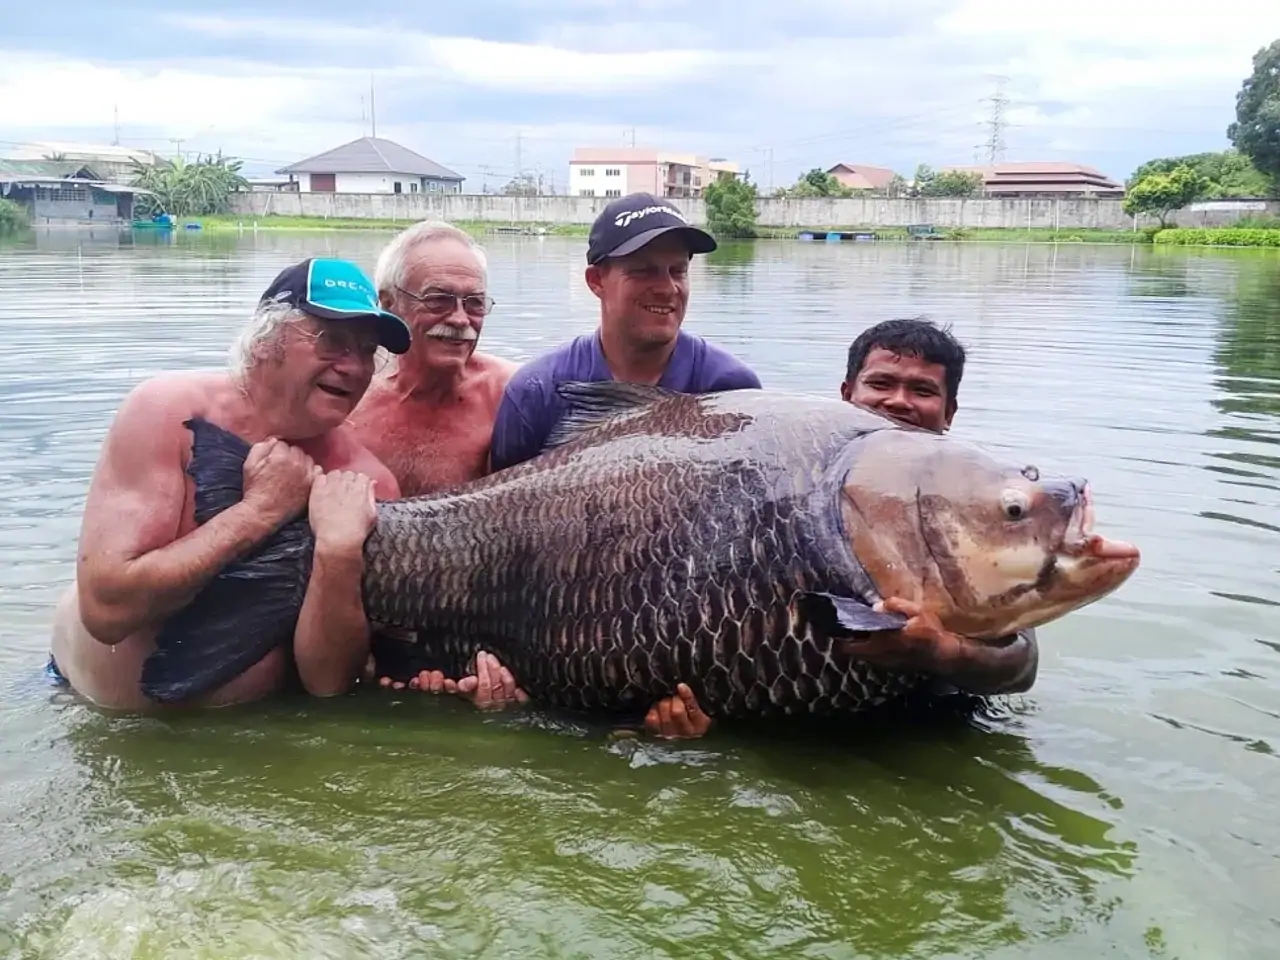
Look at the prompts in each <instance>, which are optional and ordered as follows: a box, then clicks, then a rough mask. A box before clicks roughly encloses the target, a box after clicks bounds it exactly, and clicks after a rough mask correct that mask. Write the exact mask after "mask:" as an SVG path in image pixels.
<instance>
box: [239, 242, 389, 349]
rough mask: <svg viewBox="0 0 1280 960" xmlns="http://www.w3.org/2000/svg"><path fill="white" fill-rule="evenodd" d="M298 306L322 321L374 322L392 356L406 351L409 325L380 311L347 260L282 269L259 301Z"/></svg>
mask: <svg viewBox="0 0 1280 960" xmlns="http://www.w3.org/2000/svg"><path fill="white" fill-rule="evenodd" d="M268 300H274V301H276V302H278V303H287V304H289V305H290V306H293V307H297V308H298V309H299V310H301V311H302V312H304V313H309V314H311V316H313V317H319V318H320V319H321V320H377V321H378V342H379V343H380V344H382V346H384V347H386V348H387V349H388V350H390V351H391V352H392V353H404V352H405V351H407V350H408V349H409V344H410V342H411V340H412V336H411V334H410V333H409V325H408V324H407V323H405V322H404V321H403V320H401V319H400V318H399V317H397V316H396V315H395V314H394V313H390V312H388V311H386V310H383V309H382V305H381V304H380V303H379V302H378V296H377V294H376V293H374V291H373V283H372V281H370V280H369V278H368V277H367V276H365V272H364V271H363V270H361V269H360V268H359V267H358V266H356V265H355V264H354V263H352V262H351V261H350V260H338V259H335V258H332V257H308V258H307V259H306V260H303V261H302V262H301V263H295V264H293V265H292V266H289V267H285V268H284V269H283V270H281V271H280V273H279V274H278V275H277V276H276V278H275V279H274V280H273V281H271V286H269V287H267V289H266V292H264V293H263V294H262V297H261V298H260V299H259V302H260V303H265V302H266V301H268Z"/></svg>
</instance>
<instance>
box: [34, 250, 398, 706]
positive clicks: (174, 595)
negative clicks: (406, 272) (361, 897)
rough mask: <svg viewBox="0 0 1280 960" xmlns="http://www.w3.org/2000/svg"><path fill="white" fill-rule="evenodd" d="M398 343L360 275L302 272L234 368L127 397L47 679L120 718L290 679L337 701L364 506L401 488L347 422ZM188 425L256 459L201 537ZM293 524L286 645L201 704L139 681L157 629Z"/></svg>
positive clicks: (97, 476) (222, 681)
mask: <svg viewBox="0 0 1280 960" xmlns="http://www.w3.org/2000/svg"><path fill="white" fill-rule="evenodd" d="M410 343H411V336H410V331H409V328H408V326H407V325H406V324H405V322H404V321H403V320H401V319H400V318H399V317H398V316H396V315H395V314H394V313H391V312H389V311H387V310H384V309H382V308H381V307H380V306H379V304H378V300H377V297H376V295H375V293H374V289H373V284H372V283H371V282H370V281H369V279H368V277H366V276H365V274H364V273H363V272H362V271H361V270H360V268H359V267H357V266H356V265H355V264H353V263H349V262H347V261H345V260H333V259H309V260H305V261H303V262H302V263H298V264H294V265H293V266H290V267H288V268H286V269H285V270H283V271H282V272H281V273H280V275H279V276H277V277H276V279H275V281H274V282H273V283H272V284H271V286H270V287H269V288H268V289H267V291H266V292H265V293H264V294H263V295H262V298H261V300H260V301H259V304H258V307H257V310H256V311H255V313H254V315H253V318H252V319H251V321H250V322H249V324H248V325H247V327H246V328H245V330H244V331H243V333H242V334H241V335H240V337H239V338H238V339H237V340H236V342H235V345H234V346H233V348H232V369H231V370H230V371H199V372H183V373H166V374H161V375H159V376H156V377H152V378H151V379H148V380H146V381H145V382H143V383H141V384H139V385H138V386H137V387H135V388H134V389H133V390H132V391H131V392H130V393H129V395H128V396H127V397H126V398H125V399H124V402H123V403H122V404H121V406H120V409H119V410H118V412H117V413H116V417H115V420H114V422H113V423H112V424H111V427H110V428H109V430H108V432H107V436H106V439H105V441H104V443H103V448H102V454H101V457H100V459H99V462H98V464H97V467H96V469H95V471H94V474H93V478H92V480H91V482H90V485H89V492H88V497H87V500H86V503H85V508H84V517H83V520H82V526H81V531H80V544H79V551H78V555H77V566H76V580H75V583H74V585H73V586H72V587H71V588H70V589H69V590H68V591H67V593H66V594H65V595H64V596H63V598H62V599H61V601H60V602H59V604H58V608H57V611H56V614H55V620H54V627H53V637H52V650H51V656H50V660H49V666H48V671H49V673H50V674H51V675H52V676H53V677H54V678H55V679H56V680H58V681H60V682H63V683H67V684H69V685H70V686H71V687H72V688H74V689H75V690H76V691H77V692H79V693H80V694H81V695H83V696H84V697H86V698H88V699H89V700H92V701H94V702H96V703H98V704H99V705H102V706H105V707H109V708H114V709H121V710H147V709H150V708H155V707H159V706H163V705H169V704H181V705H185V706H217V705H225V704H231V703H237V702H243V701H248V700H255V699H259V698H261V697H264V696H267V695H269V694H272V693H274V692H276V691H279V690H282V689H284V688H285V687H286V686H287V685H288V684H289V683H290V681H291V678H292V677H293V675H294V674H295V672H296V676H297V679H298V681H300V683H301V686H302V687H303V688H304V689H305V690H306V691H307V692H308V693H310V694H312V695H316V696H331V695H335V694H339V693H342V692H344V691H346V690H347V689H349V688H350V686H351V685H352V683H353V682H354V681H355V680H356V679H358V677H359V676H360V674H361V672H362V670H363V668H364V666H365V663H366V661H367V659H368V657H369V642H370V641H369V626H368V623H367V621H366V619H365V614H364V608H363V603H362V598H361V593H360V580H361V574H362V567H363V544H364V540H365V537H366V536H367V535H368V533H369V531H370V530H371V529H372V526H373V523H374V519H375V497H376V498H378V499H393V498H395V497H398V496H399V495H400V490H399V487H398V485H397V484H396V480H395V477H394V476H392V474H391V473H390V471H388V470H387V468H386V467H385V466H383V465H382V463H380V462H379V461H378V459H377V458H376V457H375V456H374V455H373V454H371V453H370V452H369V450H368V449H367V448H366V447H365V446H363V445H362V444H361V443H360V442H359V440H358V439H357V437H356V435H355V432H354V431H353V430H352V429H351V428H350V427H349V426H347V425H346V423H345V421H346V419H347V417H348V416H350V414H351V411H352V410H353V409H354V408H355V406H356V404H357V403H359V401H360V399H361V397H363V396H364V393H365V390H366V389H367V388H368V386H369V381H370V379H371V378H372V376H373V372H374V360H375V357H376V355H377V352H378V349H379V347H383V348H385V349H387V350H389V351H391V352H392V353H394V354H403V353H404V352H405V351H406V350H408V349H409V347H410ZM193 418H203V419H204V420H207V421H209V422H211V423H213V424H215V425H217V426H219V427H222V428H223V429H224V430H227V431H230V432H231V433H233V434H235V435H237V436H239V437H240V438H242V439H243V440H245V441H246V442H247V443H250V444H252V448H251V450H250V453H249V456H248V459H247V460H246V461H245V464H244V469H243V497H242V499H241V500H240V501H239V502H237V503H236V504H235V505H233V506H232V507H230V508H229V509H227V510H225V511H224V512H222V513H220V514H218V515H217V516H214V517H213V518H211V519H210V520H208V522H206V523H203V524H197V522H196V520H195V512H194V509H195V503H194V487H193V484H192V481H191V479H190V478H189V477H188V476H187V475H186V468H187V465H188V464H189V462H190V459H191V445H192V434H191V432H190V431H189V429H188V426H187V423H188V422H189V421H190V420H192V419H193ZM303 510H306V511H307V513H308V519H309V523H310V525H311V528H312V530H313V531H314V533H315V552H314V561H313V564H312V571H311V579H310V582H309V583H308V586H307V590H306V594H305V597H304V600H303V605H302V611H301V614H300V616H299V619H298V623H297V628H296V631H295V633H294V636H293V643H292V644H285V645H283V646H281V647H278V648H276V649H274V650H272V651H271V652H270V653H268V654H267V655H266V656H265V657H263V658H262V659H261V660H259V661H258V662H257V663H254V664H252V665H250V666H249V667H248V668H247V669H241V668H240V667H239V666H235V665H226V668H225V669H223V670H222V671H220V675H218V676H211V677H209V678H208V679H207V683H206V684H205V685H204V687H203V688H202V689H200V688H197V689H195V690H194V691H190V690H183V691H182V692H180V693H179V692H176V691H175V690H174V689H172V688H168V687H166V688H161V687H159V686H157V685H153V684H148V683H146V682H144V680H143V677H144V665H145V664H146V663H147V661H148V658H150V657H151V656H152V654H153V653H154V652H155V650H156V644H155V637H156V636H157V634H158V633H159V632H160V630H161V628H162V627H163V626H164V624H165V622H166V621H167V620H168V619H169V618H171V617H172V616H173V615H175V614H177V613H178V612H179V611H181V610H183V609H184V608H185V607H187V606H188V605H189V604H190V603H191V602H192V600H193V599H194V598H195V597H196V596H197V594H199V592H200V591H201V589H202V588H203V587H205V586H206V585H207V584H209V583H210V581H212V580H213V579H214V577H215V576H216V575H217V574H218V572H219V571H220V570H222V569H223V568H224V567H226V566H227V565H228V564H229V563H230V562H232V561H233V560H235V559H237V558H238V557H241V556H243V555H244V554H245V553H247V552H249V551H250V550H252V549H253V548H254V547H255V546H257V545H258V544H261V543H262V542H264V541H265V540H266V539H267V538H268V537H269V536H270V535H271V534H272V533H273V532H274V531H275V530H276V529H278V528H279V527H280V526H282V525H283V524H285V523H287V522H289V521H290V520H292V519H294V518H296V517H298V516H299V515H300V514H301V513H302V511H303ZM215 672H217V671H215ZM193 685H194V684H193Z"/></svg>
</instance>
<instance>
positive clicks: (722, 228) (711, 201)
mask: <svg viewBox="0 0 1280 960" xmlns="http://www.w3.org/2000/svg"><path fill="white" fill-rule="evenodd" d="M702 196H703V199H704V200H706V204H707V229H709V230H710V231H711V232H712V233H713V234H715V235H716V236H717V237H724V238H726V239H734V240H747V239H750V238H752V237H754V236H756V232H757V231H756V188H755V185H754V184H752V183H750V182H748V181H747V180H746V179H745V178H744V179H742V180H739V179H738V178H737V177H727V178H725V179H723V180H713V181H712V182H711V183H709V184H707V186H706V187H705V188H704V189H703V191H702Z"/></svg>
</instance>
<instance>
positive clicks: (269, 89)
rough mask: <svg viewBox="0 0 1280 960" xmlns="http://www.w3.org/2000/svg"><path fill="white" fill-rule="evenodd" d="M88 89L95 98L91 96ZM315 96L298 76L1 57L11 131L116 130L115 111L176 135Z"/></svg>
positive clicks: (0, 87) (247, 122)
mask: <svg viewBox="0 0 1280 960" xmlns="http://www.w3.org/2000/svg"><path fill="white" fill-rule="evenodd" d="M86 90H89V91H92V92H93V95H92V96H88V97H86V96H84V91H86ZM309 93H310V78H308V77H307V76H306V75H305V74H302V73H296V72H290V73H284V72H280V73H275V74H270V73H261V72H257V71H254V72H253V73H243V72H238V71H233V70H230V69H227V68H226V66H225V65H224V66H223V67H222V69H221V70H218V69H217V68H216V67H214V68H211V69H206V70H196V69H185V68H180V67H174V66H167V65H158V66H154V67H152V66H145V65H106V64H97V63H91V62H87V61H84V60H72V59H66V58H60V57H48V56H42V55H39V54H29V53H21V52H14V51H3V52H0V103H3V104H4V110H3V113H2V115H0V121H2V122H3V123H4V124H5V126H6V127H17V128H23V129H34V130H40V129H50V128H59V127H86V126H103V125H109V124H110V123H111V122H112V108H113V106H114V107H116V108H118V109H119V111H120V115H121V116H122V117H128V118H129V120H130V122H132V123H136V124H143V125H155V126H163V127H165V128H167V129H171V130H173V131H174V134H175V135H179V134H181V133H186V134H187V135H191V134H193V133H194V132H195V131H196V130H198V129H203V128H208V127H228V128H231V129H246V128H248V127H252V126H254V125H256V124H260V123H265V122H266V121H268V120H270V119H271V118H273V117H275V116H277V115H279V114H280V113H281V111H283V110H284V109H285V108H286V107H287V105H288V104H289V103H290V102H296V101H297V100H298V99H299V98H302V97H306V96H308V95H309Z"/></svg>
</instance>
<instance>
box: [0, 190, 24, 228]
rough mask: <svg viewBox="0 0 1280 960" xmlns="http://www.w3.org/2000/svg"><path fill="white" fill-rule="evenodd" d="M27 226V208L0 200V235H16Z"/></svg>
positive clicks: (9, 201)
mask: <svg viewBox="0 0 1280 960" xmlns="http://www.w3.org/2000/svg"><path fill="white" fill-rule="evenodd" d="M26 226H27V208H26V207H24V206H22V205H21V204H17V203H14V202H13V201H12V200H5V199H3V198H0V234H3V233H17V232H18V231H19V230H22V229H25V228H26Z"/></svg>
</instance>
